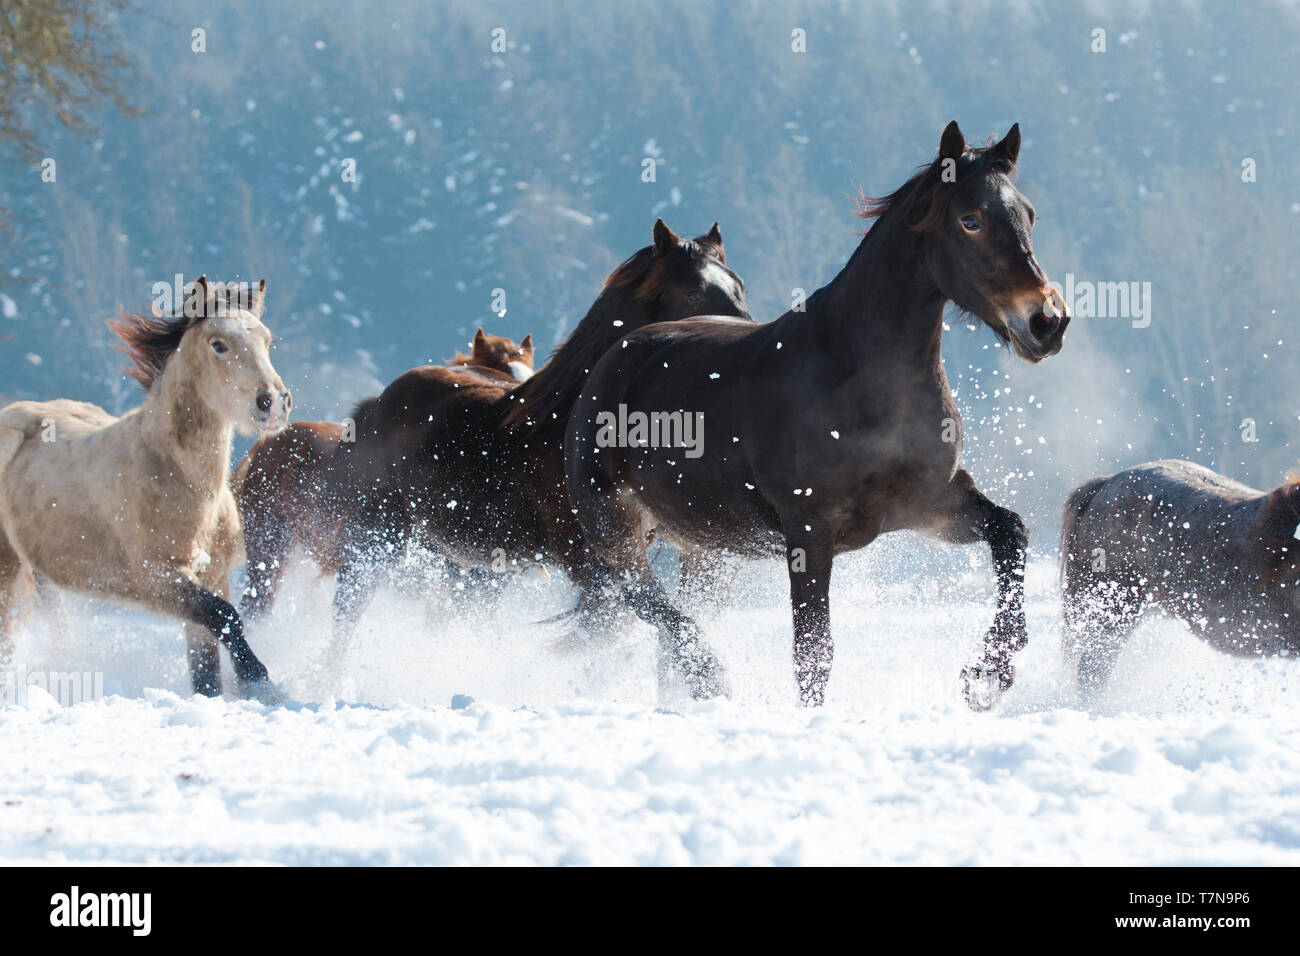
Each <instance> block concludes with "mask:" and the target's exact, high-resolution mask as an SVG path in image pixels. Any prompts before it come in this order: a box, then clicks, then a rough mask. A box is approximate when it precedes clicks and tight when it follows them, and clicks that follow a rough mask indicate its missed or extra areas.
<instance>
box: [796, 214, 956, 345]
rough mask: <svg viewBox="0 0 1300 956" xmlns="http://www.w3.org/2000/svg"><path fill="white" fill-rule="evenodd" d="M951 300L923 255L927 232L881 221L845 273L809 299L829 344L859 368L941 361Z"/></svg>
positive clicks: (810, 312)
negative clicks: (946, 310)
mask: <svg viewBox="0 0 1300 956" xmlns="http://www.w3.org/2000/svg"><path fill="white" fill-rule="evenodd" d="M945 301H946V299H945V297H944V295H943V293H942V292H941V291H940V290H939V287H938V284H937V283H936V282H935V281H934V277H933V276H932V275H931V273H930V269H929V267H928V265H927V264H926V262H925V256H924V250H923V248H922V237H921V236H920V235H919V234H918V233H915V232H913V231H912V230H910V229H907V228H906V227H905V226H904V225H902V224H901V223H899V224H891V223H887V222H885V221H883V220H882V221H880V222H877V223H876V225H875V226H874V227H873V228H872V229H871V231H869V232H868V233H867V234H866V235H865V236H864V237H863V238H862V241H861V242H860V243H859V244H858V248H857V249H856V250H855V251H854V253H853V255H852V256H851V257H850V258H849V261H848V263H846V264H845V266H844V268H843V269H841V270H840V272H839V274H838V275H837V276H836V277H835V278H834V279H832V280H831V281H830V283H828V284H827V285H826V286H824V287H823V288H821V289H819V290H818V291H817V292H816V293H814V294H813V296H812V297H811V298H810V299H809V301H808V304H807V305H808V307H807V312H806V315H807V319H806V320H805V321H807V322H808V323H809V324H812V325H815V327H816V332H815V334H816V337H817V339H818V340H820V342H821V343H822V347H823V348H828V349H832V350H834V352H835V354H837V355H838V356H840V357H842V358H843V359H844V360H845V361H847V362H849V363H851V364H852V365H854V366H856V367H869V366H873V365H878V364H881V363H884V364H888V365H897V363H898V362H899V361H906V360H907V359H909V358H912V359H915V360H916V361H918V362H921V363H931V362H933V363H937V362H938V361H939V346H940V342H941V338H942V335H943V307H944V303H945Z"/></svg>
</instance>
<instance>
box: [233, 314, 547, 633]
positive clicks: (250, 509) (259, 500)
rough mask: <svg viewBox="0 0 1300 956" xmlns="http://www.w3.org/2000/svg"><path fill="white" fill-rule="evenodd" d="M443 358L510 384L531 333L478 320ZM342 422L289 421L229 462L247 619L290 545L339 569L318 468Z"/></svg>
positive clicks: (526, 371)
mask: <svg viewBox="0 0 1300 956" xmlns="http://www.w3.org/2000/svg"><path fill="white" fill-rule="evenodd" d="M448 366H451V367H455V368H456V369H457V370H458V371H459V372H461V373H462V374H463V375H468V376H472V377H475V380H476V381H480V382H482V383H486V384H495V385H499V386H501V387H511V386H513V385H516V384H518V383H519V382H522V381H527V380H528V378H529V377H531V375H532V374H533V337H532V336H531V335H526V336H524V339H523V341H522V342H519V343H518V344H516V343H515V342H514V340H512V339H509V338H507V337H505V336H503V335H488V334H486V333H485V332H484V331H483V329H481V328H480V329H479V330H478V332H476V333H475V335H474V339H473V341H472V342H471V343H470V351H469V353H468V354H466V353H463V352H457V353H456V356H455V357H454V358H453V359H452V360H451V361H450V362H448ZM349 427H350V426H349V425H348V423H345V422H295V423H294V424H292V425H290V426H289V427H288V428H286V429H285V430H284V431H283V432H281V433H280V434H278V435H274V436H271V437H269V438H264V439H262V440H261V441H259V442H258V443H257V444H256V445H254V446H253V447H252V448H251V449H249V451H248V454H246V455H245V456H244V458H243V460H242V461H240V463H239V465H238V466H237V467H236V468H235V474H234V477H233V478H232V480H231V485H232V487H233V488H234V492H235V501H236V503H237V504H238V505H239V514H240V518H241V519H242V521H243V526H244V551H245V554H246V555H247V557H248V585H247V587H246V588H245V590H244V595H243V600H242V601H241V603H240V613H241V614H243V615H244V616H245V617H246V618H248V619H250V620H254V619H256V618H257V617H259V616H261V615H262V614H264V613H265V612H266V611H268V610H269V609H270V607H271V605H272V604H273V603H274V601H275V593H276V590H277V588H278V587H279V584H280V579H281V578H282V577H283V575H284V571H285V569H286V567H287V565H288V561H289V556H290V554H291V553H292V552H293V550H294V548H302V549H303V551H304V552H305V553H306V555H307V557H309V558H311V559H312V560H313V561H315V563H316V564H317V565H318V566H319V567H320V568H321V570H322V572H323V573H325V574H334V573H336V572H337V571H338V569H339V564H340V563H341V560H342V559H341V558H340V557H339V549H338V536H339V526H340V525H341V524H342V520H343V519H342V516H341V515H338V514H335V513H334V512H333V511H332V510H331V508H330V502H329V501H328V500H327V498H326V495H325V474H326V472H327V471H328V469H329V468H330V467H331V463H332V462H333V459H334V454H335V452H336V451H337V449H338V446H339V444H340V443H341V442H342V441H343V440H344V439H345V438H346V437H348V433H349Z"/></svg>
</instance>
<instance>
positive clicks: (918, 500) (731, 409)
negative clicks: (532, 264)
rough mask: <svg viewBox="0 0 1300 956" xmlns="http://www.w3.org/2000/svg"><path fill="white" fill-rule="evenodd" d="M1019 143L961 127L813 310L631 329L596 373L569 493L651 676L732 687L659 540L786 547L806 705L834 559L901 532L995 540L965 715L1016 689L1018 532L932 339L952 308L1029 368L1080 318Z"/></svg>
mask: <svg viewBox="0 0 1300 956" xmlns="http://www.w3.org/2000/svg"><path fill="white" fill-rule="evenodd" d="M1019 150H1020V129H1019V127H1018V126H1013V127H1012V128H1011V131H1010V132H1009V133H1008V134H1007V136H1006V137H1005V138H1004V139H1003V140H1002V141H1001V142H999V143H997V144H996V145H994V146H990V147H987V148H982V149H972V148H970V147H968V146H967V145H966V143H965V141H964V139H963V138H962V135H961V131H960V130H959V129H958V128H957V124H956V123H950V124H949V125H948V127H947V129H945V130H944V132H943V137H942V139H941V142H940V144H939V155H938V157H937V158H936V159H935V160H934V161H933V162H932V163H930V164H928V165H926V166H924V167H922V169H921V170H920V171H919V172H918V173H917V174H916V175H915V176H913V177H912V178H911V179H910V180H908V182H907V183H905V184H904V185H903V186H902V187H901V188H900V189H899V190H897V191H896V192H895V193H894V194H893V195H891V196H889V197H887V198H885V199H883V200H879V201H876V202H870V203H867V205H866V209H865V212H866V214H867V215H868V216H869V217H871V218H874V219H875V223H874V224H873V225H872V227H871V229H870V230H869V231H868V232H867V234H866V235H865V236H864V237H863V239H862V241H861V243H860V244H859V246H858V248H857V251H856V252H855V253H854V254H853V255H852V257H851V258H850V259H849V262H848V264H847V265H846V266H845V267H844V269H843V270H842V271H841V272H840V274H839V275H838V276H837V277H836V278H835V279H834V280H833V281H832V282H831V283H830V284H829V285H827V286H825V287H824V288H822V289H820V290H818V291H817V292H816V293H814V294H813V295H812V296H811V297H809V298H808V300H807V302H806V303H804V305H803V307H802V308H796V309H794V310H791V311H790V312H787V313H786V314H785V315H783V316H781V317H780V318H779V319H777V320H776V321H774V322H771V323H768V324H766V325H753V324H748V323H740V322H720V321H716V320H693V321H687V322H678V323H673V324H671V325H656V326H651V327H648V328H643V329H641V330H639V331H634V332H629V333H628V334H626V335H624V336H623V338H622V341H620V342H619V343H618V344H617V345H616V346H614V347H613V348H611V349H610V350H609V351H608V352H607V353H606V354H605V356H604V357H603V358H602V359H601V360H600V361H599V362H598V363H597V364H596V366H595V367H594V368H593V369H592V372H591V375H590V377H589V378H588V379H587V382H586V384H585V385H584V386H583V388H582V394H581V396H580V397H579V399H578V401H577V403H576V404H575V405H574V407H573V409H572V412H571V415H570V419H569V431H568V434H567V436H566V438H565V454H566V457H567V472H568V488H569V496H570V498H571V499H572V502H573V507H574V508H575V509H577V512H578V518H579V521H580V523H581V526H582V531H583V535H584V537H585V539H586V541H587V543H588V544H589V545H590V546H591V547H592V548H594V549H595V551H596V553H597V554H598V555H599V556H601V557H602V558H603V559H604V560H605V561H606V562H607V563H608V565H609V566H612V567H613V568H615V569H616V570H617V571H618V572H619V574H620V575H621V581H620V584H621V587H622V593H623V595H624V598H625V599H626V600H627V601H628V603H629V604H630V606H631V607H632V608H633V610H635V611H636V612H637V614H639V615H640V616H641V617H642V618H644V619H645V620H646V621H648V622H649V623H651V624H653V625H655V626H656V627H657V628H658V629H659V630H660V634H661V646H662V647H664V648H665V649H666V651H667V660H663V659H662V658H661V675H662V674H664V673H665V671H666V670H667V668H669V667H673V668H675V669H676V670H677V671H678V673H679V674H681V675H682V676H683V677H684V678H685V680H686V683H687V685H688V687H689V689H690V690H691V691H692V692H693V693H694V694H696V695H697V696H707V695H710V694H717V693H723V692H725V689H726V683H725V679H724V677H723V674H722V667H721V664H720V663H719V662H718V661H717V659H716V658H715V657H714V656H713V654H712V653H711V652H710V651H709V650H708V649H707V648H706V647H705V646H704V645H703V643H702V642H701V641H700V637H699V631H698V627H697V626H696V625H695V623H694V622H693V621H691V620H690V619H689V618H687V617H686V616H685V615H683V614H682V613H681V612H680V611H679V610H678V609H677V608H675V607H674V606H673V605H672V603H671V602H670V601H669V599H668V597H667V595H666V594H665V593H664V592H663V589H662V587H661V586H660V585H659V584H658V582H657V581H656V580H655V579H654V576H653V575H652V574H651V573H650V568H649V566H648V564H647V561H646V555H645V545H644V542H645V539H646V535H647V534H649V533H650V532H652V531H658V532H660V533H663V534H665V535H666V536H667V537H668V538H669V539H670V540H672V541H680V542H687V543H688V544H693V545H695V546H698V547H703V548H716V549H721V548H725V549H727V550H728V551H730V552H732V553H735V554H739V555H748V556H753V557H758V556H764V555H774V554H777V555H779V554H784V555H785V559H786V562H787V569H788V571H789V578H790V604H791V609H792V612H793V619H794V666H795V678H796V682H797V685H798V688H799V692H800V696H801V698H802V700H803V702H804V703H805V704H820V703H822V701H823V697H824V694H825V689H826V683H827V681H828V679H829V677H830V671H831V649H832V644H831V632H830V591H829V589H830V578H831V564H832V561H833V559H834V557H835V556H836V555H837V554H842V553H844V552H847V551H853V550H856V549H858V548H862V547H865V546H867V545H868V544H870V543H871V542H872V541H873V540H874V539H875V538H876V537H877V536H879V535H881V534H884V533H886V532H889V531H895V530H900V529H906V528H910V529H915V530H918V531H921V532H923V533H927V534H931V535H934V536H937V537H940V538H943V539H945V540H948V541H954V542H962V543H964V542H973V541H977V540H983V541H985V542H987V543H988V545H989V546H990V549H991V551H992V555H993V565H994V569H995V572H996V575H997V596H998V603H997V612H996V616H995V618H994V623H993V626H992V628H991V629H990V630H989V631H988V633H987V634H986V635H985V639H984V654H983V657H982V659H981V660H980V661H979V662H977V663H975V664H973V665H971V666H970V667H967V668H966V669H965V670H964V671H963V678H964V682H965V690H966V695H967V699H968V701H970V703H971V704H972V706H981V707H982V706H989V705H991V703H992V701H993V699H994V698H995V696H996V695H997V694H998V693H1000V691H1001V690H1003V689H1005V688H1007V687H1009V686H1010V684H1011V682H1012V679H1013V673H1014V672H1013V669H1012V666H1011V655H1012V653H1013V651H1015V650H1016V649H1018V648H1019V647H1021V646H1022V645H1023V644H1024V643H1025V641H1026V631H1025V612H1024V606H1023V592H1024V566H1025V549H1026V547H1027V543H1028V535H1027V532H1026V529H1025V523H1024V522H1023V521H1022V520H1021V519H1020V517H1019V516H1018V515H1016V514H1014V513H1013V512H1011V511H1009V510H1007V509H1006V508H1001V507H999V506H997V505H995V504H994V503H993V502H991V501H990V500H989V499H988V498H986V497H985V496H984V495H982V494H981V493H980V492H979V490H978V489H977V488H976V487H975V482H974V481H973V480H972V479H971V477H970V475H969V474H967V472H966V471H964V470H963V469H962V468H961V430H960V417H959V415H958V412H957V408H956V405H955V404H954V402H953V397H952V393H951V391H950V390H949V388H948V380H947V376H946V375H945V374H944V369H943V362H942V357H941V354H940V342H941V338H942V334H943V310H944V306H945V304H946V303H947V302H949V301H953V302H955V303H956V304H957V305H958V306H959V307H960V308H962V309H964V310H966V311H967V312H970V313H972V314H973V315H975V316H977V317H978V318H979V319H980V320H981V321H982V322H983V323H984V324H985V325H987V326H989V327H990V328H991V329H992V330H993V331H994V332H995V333H996V334H997V335H998V336H1000V337H1001V338H1002V339H1003V340H1004V341H1008V342H1009V343H1010V344H1011V346H1012V347H1013V348H1014V350H1015V351H1016V353H1017V354H1018V355H1020V356H1021V357H1022V358H1024V359H1027V360H1028V361H1031V362H1037V361H1039V360H1041V359H1043V358H1045V357H1046V356H1049V355H1053V354H1055V353H1056V352H1058V351H1059V350H1060V348H1061V343H1062V339H1063V336H1064V334H1065V327H1066V324H1067V322H1068V316H1065V315H1064V314H1063V309H1062V308H1059V307H1058V306H1057V304H1056V296H1055V294H1054V293H1053V292H1052V291H1051V289H1050V287H1049V285H1048V281H1047V277H1046V276H1045V275H1044V273H1043V270H1042V269H1041V268H1039V265H1038V262H1037V260H1036V259H1035V257H1034V253H1033V246H1032V243H1031V240H1030V230H1031V228H1032V226H1033V222H1034V211H1033V209H1032V207H1030V205H1029V203H1028V201H1027V200H1026V199H1025V198H1024V196H1022V195H1021V194H1020V192H1019V191H1018V190H1017V189H1016V188H1015V186H1014V185H1012V182H1011V178H1010V176H1011V173H1012V172H1013V171H1014V169H1015V164H1016V158H1017V155H1018V153H1019ZM1062 306H1063V303H1062ZM674 416H675V417H674ZM692 419H693V420H694V423H695V427H694V432H695V433H694V434H692V435H687V434H686V431H687V425H689V424H691V422H692ZM656 422H657V425H658V429H659V433H658V435H656V433H655V427H656ZM702 429H707V432H703V431H701V430H702ZM665 431H666V433H667V434H666V437H665ZM683 446H685V447H683Z"/></svg>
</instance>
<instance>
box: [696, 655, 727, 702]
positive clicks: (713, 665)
mask: <svg viewBox="0 0 1300 956" xmlns="http://www.w3.org/2000/svg"><path fill="white" fill-rule="evenodd" d="M686 688H687V690H689V691H690V694H691V697H693V698H694V699H695V700H712V699H713V698H715V697H730V696H731V684H730V683H729V682H728V681H727V672H726V671H724V670H723V669H722V665H721V664H720V663H718V662H717V661H716V660H714V661H709V662H708V663H707V664H704V665H703V666H701V667H700V668H699V669H698V670H695V671H694V672H693V673H689V674H687V675H686Z"/></svg>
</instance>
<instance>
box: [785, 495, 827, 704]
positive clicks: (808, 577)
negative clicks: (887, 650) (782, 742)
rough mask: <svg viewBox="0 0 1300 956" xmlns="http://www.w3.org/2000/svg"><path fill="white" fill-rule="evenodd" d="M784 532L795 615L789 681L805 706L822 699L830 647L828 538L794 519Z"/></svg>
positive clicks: (815, 524) (821, 528) (821, 529)
mask: <svg viewBox="0 0 1300 956" xmlns="http://www.w3.org/2000/svg"><path fill="white" fill-rule="evenodd" d="M787 524H788V527H787V530H786V534H785V560H786V568H787V570H788V571H789V573H790V607H791V610H792V612H793V615H794V679H795V683H797V684H798V685H799V699H800V701H802V702H803V704H804V706H805V707H820V706H821V705H822V704H823V703H825V701H826V683H827V681H829V680H830V677H831V662H832V659H833V658H834V656H835V644H834V642H833V641H832V640H831V563H832V560H833V558H834V551H833V544H832V542H831V535H830V532H829V530H827V529H826V528H825V527H824V526H823V525H821V524H820V523H819V522H817V521H815V520H805V519H803V518H795V519H792V520H791V521H790V522H788V523H787Z"/></svg>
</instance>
